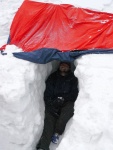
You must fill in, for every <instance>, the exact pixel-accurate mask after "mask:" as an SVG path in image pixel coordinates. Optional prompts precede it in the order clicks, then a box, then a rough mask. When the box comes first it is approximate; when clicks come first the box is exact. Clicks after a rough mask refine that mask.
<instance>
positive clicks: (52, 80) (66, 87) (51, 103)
mask: <svg viewBox="0 0 113 150" xmlns="http://www.w3.org/2000/svg"><path fill="white" fill-rule="evenodd" d="M77 96H78V80H77V78H76V77H75V76H74V74H73V73H72V72H71V71H69V72H68V74H67V75H66V76H62V75H60V71H59V70H58V71H56V72H54V73H52V74H51V75H50V76H49V77H48V79H47V81H46V90H45V92H44V101H45V105H46V108H47V109H48V110H49V111H50V112H51V113H54V112H56V111H58V110H59V109H60V108H61V105H57V104H58V97H63V99H64V101H63V104H65V103H66V102H68V101H71V102H75V100H76V98H77ZM54 108H56V109H54Z"/></svg>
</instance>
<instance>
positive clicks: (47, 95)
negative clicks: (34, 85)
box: [44, 74, 55, 105]
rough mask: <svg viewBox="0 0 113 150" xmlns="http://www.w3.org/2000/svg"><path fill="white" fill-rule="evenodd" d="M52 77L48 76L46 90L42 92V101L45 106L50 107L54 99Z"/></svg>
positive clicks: (53, 80)
mask: <svg viewBox="0 0 113 150" xmlns="http://www.w3.org/2000/svg"><path fill="white" fill-rule="evenodd" d="M54 82H55V79H54V75H53V74H52V75H50V76H49V77H48V79H47V80H46V89H45V92H44V101H45V104H46V105H51V103H52V101H53V99H54Z"/></svg>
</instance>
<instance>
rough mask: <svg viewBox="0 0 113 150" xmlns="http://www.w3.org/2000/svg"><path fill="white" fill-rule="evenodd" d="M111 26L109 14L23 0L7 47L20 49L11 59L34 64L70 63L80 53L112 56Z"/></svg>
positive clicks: (112, 15) (11, 29) (111, 17)
mask: <svg viewBox="0 0 113 150" xmlns="http://www.w3.org/2000/svg"><path fill="white" fill-rule="evenodd" d="M112 26H113V14H111V13H106V12H97V11H93V10H89V9H84V8H78V7H75V6H73V5H70V4H52V3H43V2H36V1H33V0H32V1H30V0H24V2H23V3H22V5H21V7H20V8H19V9H18V11H17V13H16V15H15V17H14V19H13V22H12V25H11V27H10V35H9V39H8V43H7V44H14V45H16V46H18V47H19V48H22V50H23V52H19V53H13V55H14V56H15V57H17V58H20V59H25V60H28V61H31V62H34V63H41V64H45V63H48V62H50V61H52V60H59V61H68V62H72V61H74V60H75V59H76V58H78V57H79V56H81V55H84V54H92V53H95V54H103V53H104V54H105V53H113V42H112V39H113V27H112ZM2 48H3V47H2ZM2 48H1V49H2Z"/></svg>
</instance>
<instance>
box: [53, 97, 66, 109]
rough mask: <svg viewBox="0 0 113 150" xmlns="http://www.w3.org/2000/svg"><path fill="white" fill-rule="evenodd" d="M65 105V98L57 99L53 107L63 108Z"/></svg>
mask: <svg viewBox="0 0 113 150" xmlns="http://www.w3.org/2000/svg"><path fill="white" fill-rule="evenodd" d="M63 103H64V98H63V97H57V98H56V99H55V100H54V101H53V105H54V106H55V107H61V106H62V105H63Z"/></svg>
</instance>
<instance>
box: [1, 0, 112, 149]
mask: <svg viewBox="0 0 113 150" xmlns="http://www.w3.org/2000/svg"><path fill="white" fill-rule="evenodd" d="M22 1H23V0H20V1H17V0H16V1H15V0H0V46H2V45H3V44H5V43H6V41H7V38H8V34H9V27H10V24H11V21H12V19H13V16H14V14H15V12H16V11H17V9H18V7H19V6H20V5H21V3H22ZM46 2H55V3H65V2H64V1H63V0H62V1H58V0H56V1H54V0H51V1H50V0H48V1H47V0H46ZM67 3H70V4H74V5H75V6H81V7H85V8H91V9H95V10H101V11H107V12H111V13H113V0H100V1H98V2H95V0H76V2H74V1H73V0H67ZM9 6H10V7H9ZM15 51H21V50H20V49H18V48H17V47H15V46H13V45H12V46H7V47H6V52H7V53H8V54H7V55H4V56H3V55H0V150H7V149H8V150H35V145H36V143H37V141H38V139H39V137H40V135H41V132H42V128H43V118H44V102H43V92H44V89H45V79H46V78H47V76H48V75H49V74H50V72H51V70H52V66H53V69H55V67H56V65H55V63H53V65H52V64H51V63H48V64H45V65H41V64H34V63H31V62H28V61H24V60H20V59H17V58H14V57H13V56H12V52H15ZM74 64H75V65H76V66H77V67H76V70H75V75H76V76H77V77H78V79H79V90H80V91H79V95H78V98H77V101H76V102H75V115H74V117H73V118H72V119H71V120H70V122H69V123H68V124H67V127H66V130H65V133H64V134H63V136H62V137H63V138H62V140H61V142H60V144H59V145H57V146H54V145H51V146H50V147H51V150H55V149H56V150H64V149H67V148H69V149H70V150H75V149H76V150H113V142H112V139H113V130H112V128H113V94H112V89H113V55H112V54H111V55H108V54H103V55H94V54H93V55H86V56H82V57H80V58H79V59H77V60H76V61H75V62H74Z"/></svg>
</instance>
